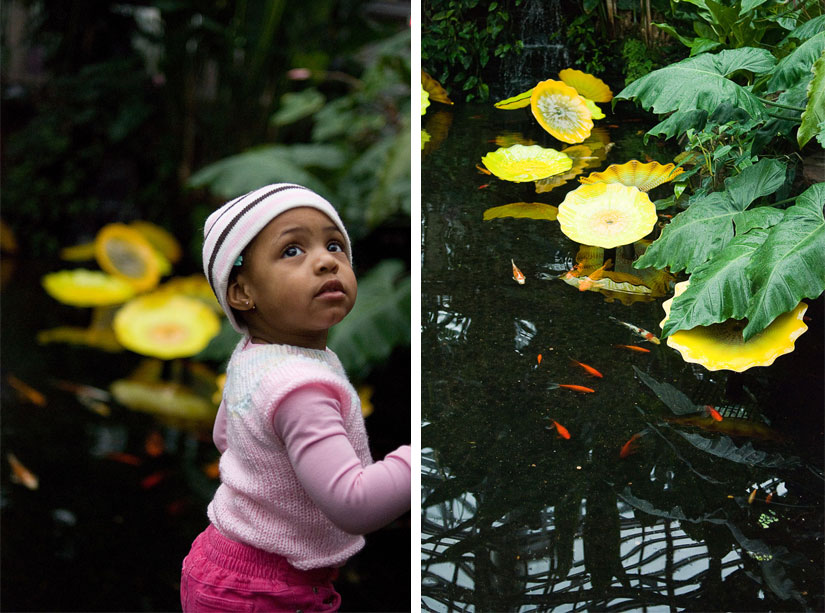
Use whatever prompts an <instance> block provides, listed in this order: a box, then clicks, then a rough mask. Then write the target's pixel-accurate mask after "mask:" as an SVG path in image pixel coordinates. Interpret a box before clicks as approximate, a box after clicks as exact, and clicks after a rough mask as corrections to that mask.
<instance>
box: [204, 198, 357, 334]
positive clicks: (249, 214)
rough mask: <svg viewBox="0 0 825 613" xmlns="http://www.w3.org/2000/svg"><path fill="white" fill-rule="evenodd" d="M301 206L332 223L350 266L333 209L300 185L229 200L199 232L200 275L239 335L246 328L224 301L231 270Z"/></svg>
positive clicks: (348, 248)
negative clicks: (262, 236)
mask: <svg viewBox="0 0 825 613" xmlns="http://www.w3.org/2000/svg"><path fill="white" fill-rule="evenodd" d="M301 206H308V207H312V208H314V209H318V210H319V211H321V212H322V213H324V214H325V215H326V216H327V217H329V218H330V219H331V220H332V222H333V223H334V224H335V225H336V226H337V227H338V229H339V230H340V231H341V234H343V236H344V251H345V252H346V254H347V257H348V258H349V260H350V263H351V262H352V248H351V246H350V242H349V236H348V235H347V230H346V228H344V224H343V223H342V222H341V218H340V217H338V213H337V212H336V211H335V208H333V206H332V205H331V204H330V203H329V202H327V201H326V200H325V199H324V198H322V197H321V196H319V195H318V194H316V193H315V192H313V191H312V190H310V189H308V188H306V187H302V186H301V185H295V184H292V183H275V184H273V185H267V186H266V187H261V188H260V189H256V190H254V191H251V192H249V193H248V194H245V195H243V196H240V197H238V198H235V199H234V200H230V201H229V202H227V203H226V204H224V205H223V206H222V207H221V208H219V209H218V210H217V211H215V212H214V213H212V214H211V215H210V216H209V217H208V218H207V220H206V226H205V227H204V229H203V272H204V274H205V275H206V279H207V280H208V281H209V285H211V286H212V291H213V292H215V296H216V297H217V299H218V302H220V304H221V306H222V307H223V310H224V312H225V313H226V316H227V317H228V318H229V323H231V324H232V327H233V328H235V330H237V331H238V332H240V333H241V334H244V333H246V328H245V327H244V326H243V324H242V323H241V322H239V321H237V320H236V319H235V315H234V314H233V312H232V308H231V307H230V306H229V304H228V302H227V299H226V288H227V286H228V285H229V274H230V273H231V272H232V267H233V266H234V265H235V261H236V260H237V259H238V256H239V255H241V252H242V251H243V250H244V248H245V247H246V246H247V245H248V244H249V243H251V242H252V239H253V238H255V237H256V236H257V235H258V232H260V231H261V230H263V229H264V227H265V226H266V225H267V224H268V223H269V222H270V221H272V220H273V219H275V218H276V217H277V216H278V215H280V214H281V213H284V212H286V211H288V210H290V209H294V208H297V207H301Z"/></svg>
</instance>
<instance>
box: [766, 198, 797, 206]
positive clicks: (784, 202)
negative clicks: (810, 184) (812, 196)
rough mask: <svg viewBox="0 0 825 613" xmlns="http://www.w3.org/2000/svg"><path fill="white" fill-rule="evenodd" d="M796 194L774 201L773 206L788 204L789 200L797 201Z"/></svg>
mask: <svg viewBox="0 0 825 613" xmlns="http://www.w3.org/2000/svg"><path fill="white" fill-rule="evenodd" d="M795 201H796V196H794V197H792V198H785V199H784V200H780V201H779V202H772V203H771V206H776V205H777V204H788V203H789V202H795Z"/></svg>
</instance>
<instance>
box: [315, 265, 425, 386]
mask: <svg viewBox="0 0 825 613" xmlns="http://www.w3.org/2000/svg"><path fill="white" fill-rule="evenodd" d="M409 343H410V277H409V275H405V274H404V264H403V262H401V261H400V260H383V261H382V262H381V263H380V264H378V265H377V266H376V267H375V268H373V269H372V270H370V272H369V273H368V274H367V275H365V276H364V277H363V278H362V279H359V281H358V299H357V300H356V301H355V308H354V309H353V310H352V312H351V313H350V314H349V315H348V316H347V317H346V318H345V319H344V320H343V321H342V322H341V323H339V324H337V325H335V326H333V327H332V328H331V329H330V331H329V338H328V339H327V344H328V345H329V346H330V347H331V348H332V349H333V350H334V351H335V353H337V354H338V357H339V358H340V359H341V362H342V363H343V365H344V367H345V368H346V370H347V373H348V374H350V375H351V376H354V377H364V376H366V375H367V373H368V372H369V370H370V369H371V368H372V366H374V365H375V364H377V363H380V362H382V361H383V360H386V359H387V357H388V356H389V355H390V353H391V352H392V350H393V349H394V348H395V347H396V346H402V345H409Z"/></svg>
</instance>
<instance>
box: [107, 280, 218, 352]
mask: <svg viewBox="0 0 825 613" xmlns="http://www.w3.org/2000/svg"><path fill="white" fill-rule="evenodd" d="M114 329H115V335H116V336H117V339H118V341H120V343H121V344H122V345H123V346H124V347H126V348H127V349H130V350H132V351H134V352H136V353H140V354H142V355H149V356H154V357H158V358H162V359H164V360H169V359H172V358H181V357H187V356H192V355H195V354H196V353H198V352H200V351H201V350H203V349H204V348H205V347H206V346H207V345H208V344H209V341H210V340H212V337H214V336H215V335H216V334H217V333H218V331H219V330H220V322H219V321H218V316H217V315H215V313H214V312H213V311H212V309H210V308H209V307H208V306H206V305H205V304H204V303H203V302H201V301H200V300H197V299H195V298H189V297H187V296H181V295H175V294H167V293H165V292H160V293H152V294H147V295H145V296H139V297H137V298H135V299H134V300H131V301H130V302H128V303H127V304H126V305H124V306H123V308H121V309H120V310H119V311H118V312H117V315H115V320H114Z"/></svg>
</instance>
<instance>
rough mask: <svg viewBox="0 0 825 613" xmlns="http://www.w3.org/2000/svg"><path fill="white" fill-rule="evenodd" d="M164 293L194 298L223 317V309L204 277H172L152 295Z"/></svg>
mask: <svg viewBox="0 0 825 613" xmlns="http://www.w3.org/2000/svg"><path fill="white" fill-rule="evenodd" d="M161 292H165V293H168V294H178V295H182V296H189V297H190V298H196V299H198V300H200V301H201V302H203V303H204V304H205V305H207V306H208V307H209V308H211V309H212V310H213V311H215V313H216V314H218V315H223V307H222V306H221V305H220V303H219V302H218V299H217V298H215V293H214V292H213V291H212V286H210V285H209V281H207V280H206V277H205V276H204V275H202V274H200V273H195V274H194V275H189V276H188V277H173V278H171V279H169V280H168V281H166V283H164V284H163V285H160V286H158V287H157V289H155V291H154V292H152V293H153V294H157V293H161Z"/></svg>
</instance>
